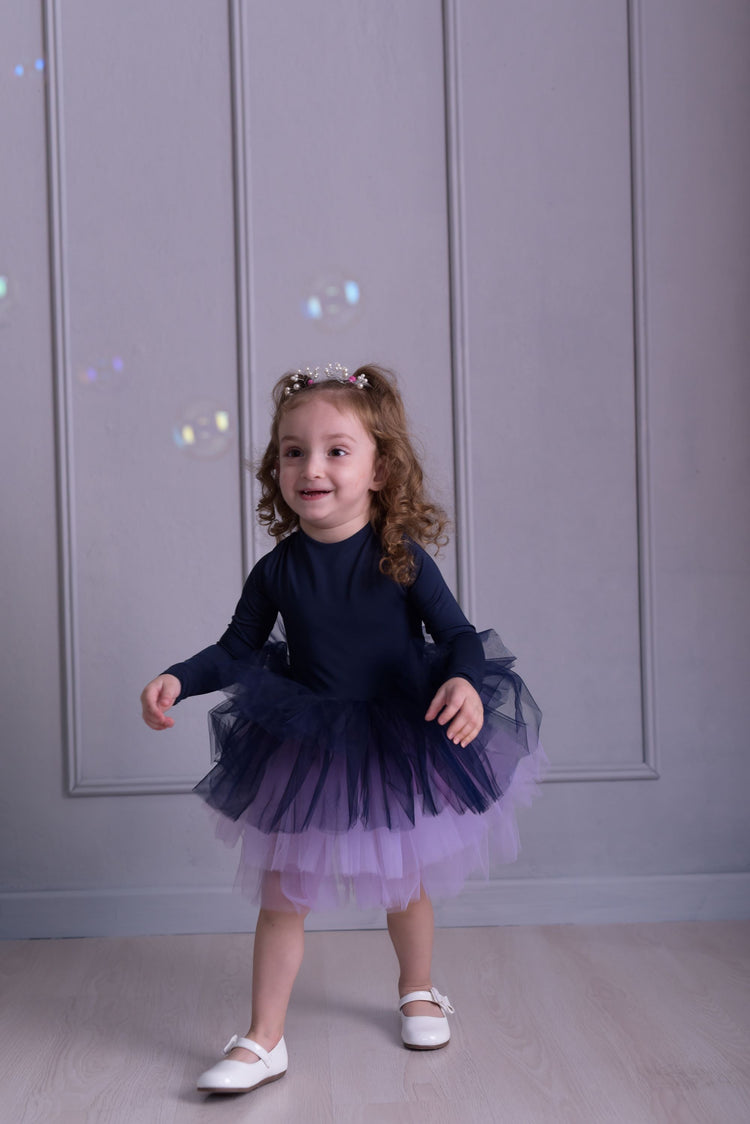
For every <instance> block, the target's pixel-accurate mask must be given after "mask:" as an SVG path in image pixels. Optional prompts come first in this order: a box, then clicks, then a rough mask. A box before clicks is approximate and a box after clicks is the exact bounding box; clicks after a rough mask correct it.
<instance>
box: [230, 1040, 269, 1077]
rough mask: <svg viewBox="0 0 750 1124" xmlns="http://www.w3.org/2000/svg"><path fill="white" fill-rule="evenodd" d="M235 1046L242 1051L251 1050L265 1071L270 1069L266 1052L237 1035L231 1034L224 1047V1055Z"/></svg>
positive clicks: (251, 1041)
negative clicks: (264, 1067) (239, 1047)
mask: <svg viewBox="0 0 750 1124" xmlns="http://www.w3.org/2000/svg"><path fill="white" fill-rule="evenodd" d="M235 1046H241V1047H242V1049H243V1050H252V1052H253V1053H254V1054H257V1055H258V1057H259V1058H260V1060H261V1061H262V1062H263V1064H264V1065H265V1066H266V1068H267V1069H270V1068H271V1057H270V1054H269V1053H268V1050H264V1049H263V1047H262V1046H259V1045H258V1043H257V1042H253V1040H252V1038H240V1036H239V1035H238V1034H233V1035H232V1037H231V1038H230V1039H229V1041H228V1042H227V1044H226V1046H225V1047H224V1053H225V1054H228V1053H230V1051H231V1050H233V1049H234V1048H235Z"/></svg>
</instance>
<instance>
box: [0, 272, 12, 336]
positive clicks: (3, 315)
mask: <svg viewBox="0 0 750 1124" xmlns="http://www.w3.org/2000/svg"><path fill="white" fill-rule="evenodd" d="M13 289H14V286H13V282H12V281H11V279H10V277H8V275H7V274H6V273H0V324H2V323H3V322H4V321H5V320H6V319H7V318H8V314H9V313H10V310H11V306H12V305H13Z"/></svg>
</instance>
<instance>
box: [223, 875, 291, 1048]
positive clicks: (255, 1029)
mask: <svg viewBox="0 0 750 1124" xmlns="http://www.w3.org/2000/svg"><path fill="white" fill-rule="evenodd" d="M279 892H280V891H278V888H276V890H275V892H271V893H264V901H266V900H268V901H270V902H271V903H273V904H276V903H278V901H279V899H278V896H277V895H278V893H279ZM274 899H275V900H274ZM304 946H305V914H304V913H297V912H295V911H294V910H292V909H291V908H289V909H272V908H269V907H268V906H263V907H262V908H261V911H260V913H259V914H258V924H257V926H256V929H255V944H254V947H253V1006H252V1016H251V1017H252V1021H251V1023H250V1029H249V1030H248V1032H247V1035H246V1037H247V1038H252V1039H253V1040H254V1041H255V1042H257V1043H258V1044H259V1045H260V1046H262V1047H263V1048H264V1049H265V1050H272V1049H273V1048H274V1046H276V1044H277V1043H278V1041H279V1039H280V1038H281V1036H282V1035H283V1033H284V1021H285V1019H286V1011H287V1007H288V1006H289V999H290V996H291V994H292V985H293V984H294V981H295V979H296V977H297V972H298V971H299V968H300V964H301V963H302V955H303V952H304ZM228 1056H229V1058H230V1059H231V1060H232V1061H238V1062H256V1061H257V1060H258V1058H257V1056H256V1055H255V1054H253V1053H252V1052H251V1051H250V1050H244V1049H242V1048H241V1047H239V1046H235V1048H234V1050H232V1051H231V1052H230V1054H229V1055H228Z"/></svg>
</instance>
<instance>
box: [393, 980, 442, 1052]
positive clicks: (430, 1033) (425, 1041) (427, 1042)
mask: <svg viewBox="0 0 750 1124" xmlns="http://www.w3.org/2000/svg"><path fill="white" fill-rule="evenodd" d="M414 999H426V1000H427V1002H429V1003H437V1005H438V1007H439V1008H440V1010H441V1011H442V1013H443V1018H442V1019H441V1018H440V1017H438V1016H432V1015H405V1014H404V1007H405V1006H406V1004H407V1003H411V1002H412V1001H413V1000H414ZM398 1009H399V1011H400V1012H401V1041H402V1042H403V1044H404V1046H406V1048H407V1050H439V1049H440V1048H441V1047H442V1046H447V1045H448V1042H449V1041H450V1036H451V1029H450V1027H449V1026H448V1019H447V1018H446V1016H447V1015H453V1014H455V1010H454V1008H453V1007H452V1006H451V1002H450V1000H449V999H448V998H447V997H446V996H445V995H441V994H440V992H439V991H438V990H437V988H435V987H433V988H430V990H429V991H410V992H409V994H408V995H404V996H403V998H402V999H401V1000H400V1002H399V1005H398Z"/></svg>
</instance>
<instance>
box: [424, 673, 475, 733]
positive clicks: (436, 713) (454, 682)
mask: <svg viewBox="0 0 750 1124" xmlns="http://www.w3.org/2000/svg"><path fill="white" fill-rule="evenodd" d="M433 718H437V720H438V725H440V726H444V725H445V724H446V722H450V726H449V727H448V729H447V730H446V731H445V732H446V734H447V735H448V737H449V738H450V740H451V741H452V742H454V743H455V745H468V744H469V742H471V741H473V740H474V738H475V737H476V736H477V734H478V733H479V731H480V730H481V729H482V724H483V722H484V709H483V707H482V700H481V699H480V697H479V695H478V694H477V692H476V691H475V690H474V688H473V687H472V685H471V683H469V681H468V679H461V678H460V677H456V678H455V679H446V681H445V683H443V685H442V687H440V689H439V690H438V692H437V694H436V695H435V698H434V699H433V700H432V702H431V703H430V706H429V709H428V711H427V713H426V714H425V720H426V721H427V722H431V721H432V719H433ZM451 719H452V721H451Z"/></svg>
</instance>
